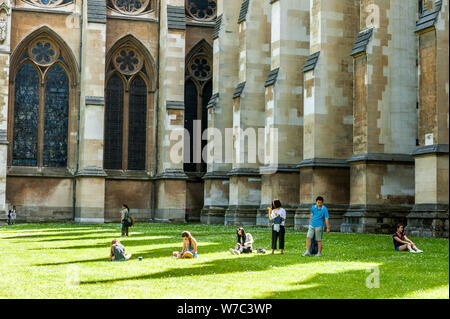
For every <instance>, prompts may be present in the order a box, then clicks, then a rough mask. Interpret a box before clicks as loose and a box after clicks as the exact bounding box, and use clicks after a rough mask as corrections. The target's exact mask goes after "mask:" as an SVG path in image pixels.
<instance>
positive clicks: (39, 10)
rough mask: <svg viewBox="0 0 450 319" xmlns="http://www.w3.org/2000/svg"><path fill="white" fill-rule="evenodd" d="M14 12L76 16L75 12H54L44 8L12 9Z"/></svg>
mask: <svg viewBox="0 0 450 319" xmlns="http://www.w3.org/2000/svg"><path fill="white" fill-rule="evenodd" d="M12 11H24V12H35V13H52V14H64V15H71V14H74V13H75V12H74V11H63V10H53V9H45V8H42V7H36V8H12Z"/></svg>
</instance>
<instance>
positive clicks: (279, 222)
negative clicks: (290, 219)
mask: <svg viewBox="0 0 450 319" xmlns="http://www.w3.org/2000/svg"><path fill="white" fill-rule="evenodd" d="M269 219H270V221H271V222H272V254H274V253H275V250H276V249H277V241H278V238H279V240H280V250H281V254H282V255H283V254H284V234H285V228H284V224H285V222H286V211H285V210H284V208H282V207H281V202H280V201H279V200H278V199H275V200H274V201H273V202H272V208H271V209H270V208H269Z"/></svg>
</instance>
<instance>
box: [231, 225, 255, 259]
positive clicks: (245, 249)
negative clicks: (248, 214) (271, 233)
mask: <svg viewBox="0 0 450 319" xmlns="http://www.w3.org/2000/svg"><path fill="white" fill-rule="evenodd" d="M236 233H237V243H236V246H235V247H234V249H233V248H230V252H231V253H232V254H233V255H240V254H241V253H244V254H249V253H253V236H252V234H250V233H245V230H244V228H242V227H239V228H238V229H237V231H236Z"/></svg>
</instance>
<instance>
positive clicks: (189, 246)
mask: <svg viewBox="0 0 450 319" xmlns="http://www.w3.org/2000/svg"><path fill="white" fill-rule="evenodd" d="M181 237H182V238H183V250H182V251H181V252H178V251H174V252H173V254H172V255H173V257H175V258H197V241H196V240H195V238H194V237H192V235H191V233H190V232H188V231H184V232H183V233H182V234H181Z"/></svg>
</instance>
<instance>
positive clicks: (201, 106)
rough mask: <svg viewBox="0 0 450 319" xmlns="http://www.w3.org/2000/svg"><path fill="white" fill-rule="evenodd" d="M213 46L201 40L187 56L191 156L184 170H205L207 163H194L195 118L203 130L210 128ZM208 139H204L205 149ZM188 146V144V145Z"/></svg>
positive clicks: (186, 121)
mask: <svg viewBox="0 0 450 319" xmlns="http://www.w3.org/2000/svg"><path fill="white" fill-rule="evenodd" d="M212 74H213V69H212V48H211V45H210V44H209V43H208V42H206V41H205V40H202V41H200V42H199V43H198V44H197V45H196V46H195V47H194V48H193V49H192V50H191V51H190V53H189V54H188V56H187V57H186V77H185V93H184V101H185V115H184V127H185V129H186V130H187V131H188V132H189V135H190V139H188V138H186V139H185V140H186V142H188V141H189V142H190V152H187V153H186V154H190V158H189V159H188V158H185V164H184V171H186V172H205V171H206V163H205V162H204V161H203V159H202V163H193V159H194V154H193V152H194V143H193V142H194V140H193V138H194V136H193V134H194V125H193V123H194V120H199V121H201V131H202V134H203V132H204V131H205V130H206V129H207V128H208V117H207V105H208V102H209V100H210V99H211V96H212ZM206 143H207V141H204V140H202V145H201V146H202V147H201V149H203V148H204V147H205V145H206ZM186 146H187V145H186Z"/></svg>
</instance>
